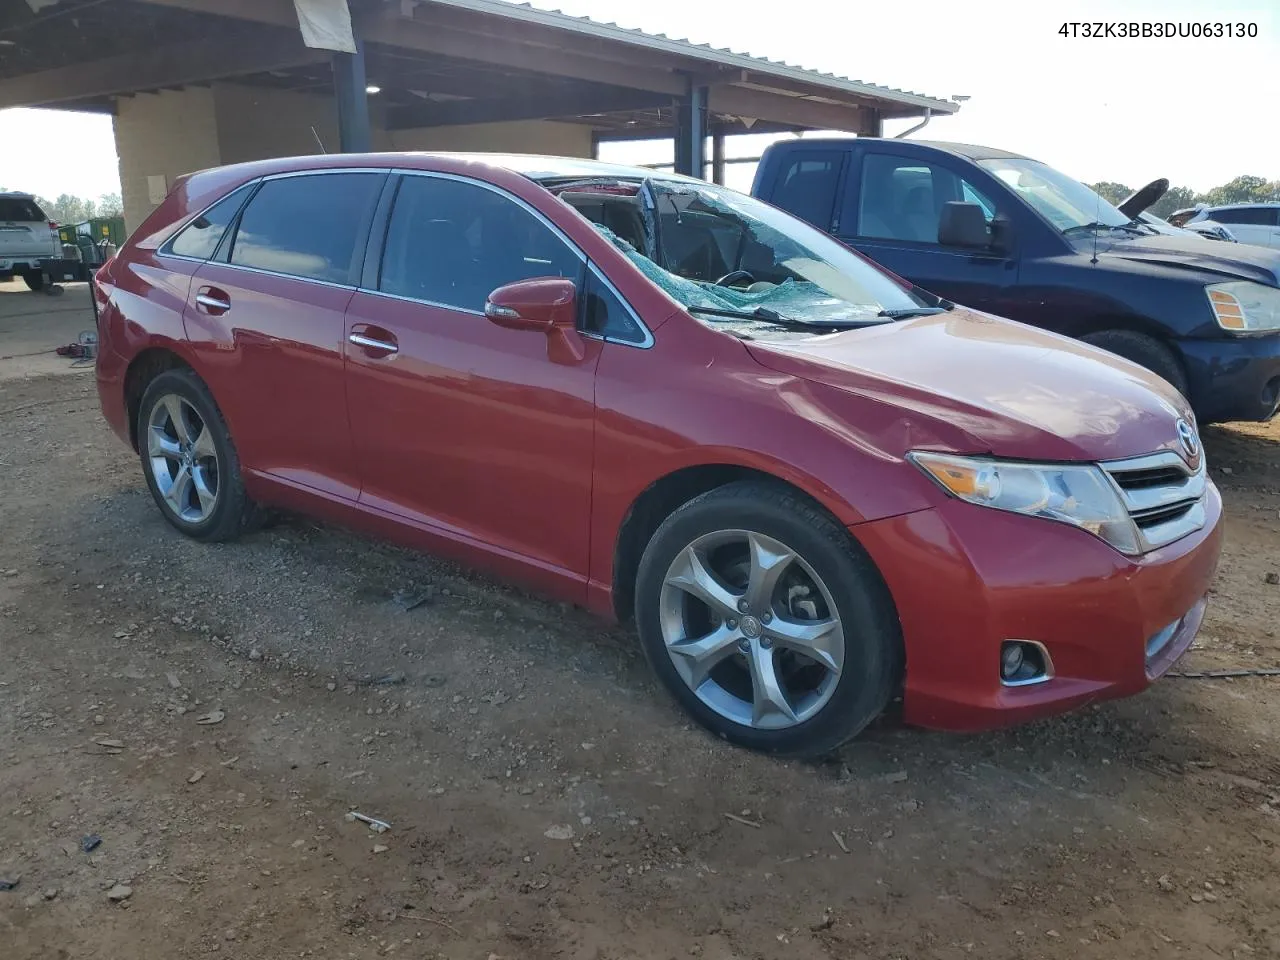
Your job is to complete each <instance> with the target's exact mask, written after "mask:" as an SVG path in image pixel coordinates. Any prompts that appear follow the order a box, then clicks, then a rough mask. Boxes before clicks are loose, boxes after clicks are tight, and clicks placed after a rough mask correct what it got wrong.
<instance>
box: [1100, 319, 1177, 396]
mask: <svg viewBox="0 0 1280 960" xmlns="http://www.w3.org/2000/svg"><path fill="white" fill-rule="evenodd" d="M1081 339H1082V340H1084V342H1085V343H1087V344H1089V345H1091V346H1094V347H1098V348H1100V349H1102V350H1106V351H1107V352H1109V353H1114V354H1116V355H1117V356H1120V357H1124V358H1125V359H1126V360H1129V361H1132V362H1133V363H1136V364H1137V365H1138V366H1140V367H1145V368H1146V369H1148V370H1150V371H1151V372H1152V373H1154V374H1155V375H1156V376H1157V377H1163V378H1164V379H1165V380H1167V381H1169V383H1171V384H1173V386H1174V388H1175V389H1176V390H1177V391H1178V392H1179V393H1180V394H1182V395H1183V396H1184V397H1185V396H1187V374H1186V372H1185V371H1184V370H1183V369H1182V364H1181V362H1179V360H1178V357H1177V354H1175V353H1174V352H1173V350H1172V349H1171V348H1170V347H1169V346H1167V345H1166V344H1164V343H1161V342H1160V341H1159V340H1157V339H1156V338H1155V337H1150V336H1147V334H1145V333H1139V332H1138V331H1136V330H1099V331H1098V332H1097V333H1090V334H1088V335H1087V336H1084V337H1082V338H1081Z"/></svg>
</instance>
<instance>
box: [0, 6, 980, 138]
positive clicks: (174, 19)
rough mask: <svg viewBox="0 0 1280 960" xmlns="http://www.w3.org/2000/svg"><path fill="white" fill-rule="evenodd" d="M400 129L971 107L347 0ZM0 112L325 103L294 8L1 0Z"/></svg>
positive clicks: (628, 39)
mask: <svg viewBox="0 0 1280 960" xmlns="http://www.w3.org/2000/svg"><path fill="white" fill-rule="evenodd" d="M349 2H350V7H351V12H352V18H353V21H354V23H355V24H356V28H357V31H358V32H359V33H360V35H361V36H362V37H363V39H364V41H365V45H366V50H367V56H368V75H369V78H370V82H373V83H376V84H378V85H379V86H381V87H382V91H383V92H382V95H381V96H380V98H379V101H378V104H377V107H378V109H379V111H381V116H380V119H381V120H382V121H383V122H384V124H385V126H386V127H387V128H388V129H397V128H405V127H430V126H448V125H455V124H465V123H478V122H501V121H508V120H523V119H562V120H569V121H573V122H578V123H583V124H588V125H590V126H591V127H592V128H593V129H594V130H596V131H597V132H598V133H599V135H600V136H601V137H603V138H618V137H628V138H630V137H641V136H646V135H648V136H664V135H670V133H671V131H672V130H673V129H675V127H676V113H677V112H678V110H679V109H680V104H681V103H685V104H687V103H688V98H689V96H690V94H691V91H692V90H694V89H695V88H697V89H702V90H704V91H705V92H706V97H705V102H704V107H705V109H706V112H707V129H708V130H709V132H721V133H731V132H736V133H741V132H747V131H754V132H766V131H772V130H804V129H836V130H844V131H849V132H854V133H860V134H866V133H875V132H877V131H878V129H879V124H880V122H881V121H882V120H883V119H884V118H888V117H913V116H921V115H924V114H925V113H927V112H928V113H934V114H950V113H954V112H956V110H958V109H959V105H958V104H956V103H952V102H950V101H947V100H942V99H936V98H932V97H927V96H924V95H921V94H917V93H911V92H906V91H902V90H894V89H891V88H888V87H882V86H878V85H875V84H868V83H861V82H858V81H854V80H849V79H845V78H841V77H836V76H833V75H831V74H820V73H816V72H813V71H809V70H804V69H801V68H799V67H796V66H792V65H790V64H786V63H780V62H777V61H773V60H768V59H764V58H759V57H752V56H747V55H745V54H741V53H735V52H733V51H731V50H725V49H719V48H714V47H711V46H709V45H705V44H694V43H691V42H689V41H687V40H677V39H672V38H670V37H667V36H664V35H654V34H649V33H645V32H643V31H640V30H634V29H629V28H624V27H619V26H617V25H616V24H611V23H601V22H597V21H595V20H591V19H588V18H584V17H575V16H570V15H567V14H564V13H560V12H556V11H546V10H538V9H535V8H533V7H530V6H527V5H524V4H515V3H507V2H503V0H349ZM0 41H6V42H0V108H4V107H10V106H53V107H64V108H69V109H97V110H104V111H108V112H109V111H112V110H113V109H114V102H115V98H118V97H121V96H132V95H135V94H138V93H145V92H149V91H154V90H159V89H165V88H176V87H182V86H189V85H197V84H205V83H210V82H214V81H219V80H235V81H237V82H243V83H248V84H253V85H266V86H276V87H284V88H287V89H293V90H299V91H307V92H314V93H319V94H323V95H327V94H328V93H329V92H330V91H331V90H332V81H333V76H334V74H333V67H332V66H331V60H332V56H331V55H330V54H329V53H327V52H325V51H319V50H311V49H307V48H306V47H304V46H303V44H302V41H301V37H300V34H299V31H298V21H297V16H296V13H295V11H294V8H293V3H292V0H59V2H55V3H53V4H48V5H45V6H44V7H42V8H41V10H40V12H39V13H38V14H33V13H32V12H31V8H30V7H29V5H28V4H27V3H26V0H0Z"/></svg>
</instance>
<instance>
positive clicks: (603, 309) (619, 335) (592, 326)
mask: <svg viewBox="0 0 1280 960" xmlns="http://www.w3.org/2000/svg"><path fill="white" fill-rule="evenodd" d="M582 326H583V330H584V331H586V332H587V333H594V334H596V335H597V336H601V337H605V338H606V339H609V340H618V341H621V342H623V343H642V342H643V341H644V339H645V332H644V330H643V329H642V328H641V327H640V325H639V324H638V323H636V319H635V317H634V316H633V315H632V313H631V311H630V310H628V309H627V306H626V304H624V303H623V301H622V298H621V297H619V296H618V295H617V294H616V293H614V292H613V290H612V289H611V288H610V287H609V285H608V284H607V283H605V282H604V281H603V280H601V279H600V277H599V276H597V275H596V272H595V270H594V269H592V270H588V271H587V282H586V286H585V287H584V289H583V292H582Z"/></svg>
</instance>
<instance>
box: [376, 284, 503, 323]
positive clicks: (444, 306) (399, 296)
mask: <svg viewBox="0 0 1280 960" xmlns="http://www.w3.org/2000/svg"><path fill="white" fill-rule="evenodd" d="M355 289H356V291H357V292H358V293H367V294H369V296H371V297H381V298H382V299H383V300H399V301H401V302H402V303H417V304H421V305H422V306H424V307H436V308H437V309H440V310H451V311H452V312H454V313H466V314H469V315H471V316H473V317H483V316H484V315H485V314H484V311H483V310H470V309H468V308H467V307H455V306H454V305H453V304H451V303H440V302H439V301H438V300H424V299H423V298H421V297H410V296H407V295H405V294H403V293H386V292H384V291H382V290H374V289H372V288H371V287H356V288H355Z"/></svg>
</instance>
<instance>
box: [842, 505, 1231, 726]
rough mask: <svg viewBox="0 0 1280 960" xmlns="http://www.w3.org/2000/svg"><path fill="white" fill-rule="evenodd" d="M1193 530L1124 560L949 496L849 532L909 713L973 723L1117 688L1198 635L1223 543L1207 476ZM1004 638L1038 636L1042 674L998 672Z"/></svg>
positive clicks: (1020, 716)
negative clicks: (871, 565)
mask: <svg viewBox="0 0 1280 960" xmlns="http://www.w3.org/2000/svg"><path fill="white" fill-rule="evenodd" d="M1205 509H1206V522H1205V525H1204V527H1202V528H1201V529H1200V530H1198V531H1196V532H1195V533H1193V534H1191V535H1189V536H1187V537H1184V538H1183V539H1181V540H1178V541H1176V542H1175V543H1171V544H1169V545H1168V546H1165V547H1162V548H1160V549H1158V550H1154V551H1152V552H1151V553H1148V554H1146V555H1144V556H1142V557H1126V556H1124V555H1123V554H1121V553H1119V552H1117V551H1116V550H1114V549H1113V548H1112V547H1110V546H1109V545H1107V544H1106V543H1103V542H1102V541H1101V540H1098V539H1097V538H1095V537H1093V536H1091V535H1090V534H1088V533H1086V532H1084V531H1082V530H1079V529H1077V528H1075V527H1071V526H1068V525H1067V524H1062V523H1056V522H1053V521H1050V520H1041V519H1037V518H1032V517H1023V516H1019V515H1017V514H1012V513H1003V512H1001V511H998V510H990V509H986V508H983V507H977V506H973V505H971V504H967V503H963V502H961V501H953V500H949V501H946V502H944V503H941V504H940V505H938V506H937V507H935V508H933V509H929V510H923V511H920V512H917V513H911V514H906V515H904V516H900V517H893V518H890V519H887V520H881V521H876V522H873V523H868V524H864V525H860V526H858V527H856V528H855V529H854V530H853V531H852V532H853V534H854V536H855V537H857V539H858V540H859V541H860V542H861V543H862V544H863V546H864V547H865V548H866V549H867V550H868V552H869V553H870V554H871V556H872V558H873V559H874V560H875V562H876V563H877V565H878V566H879V568H880V570H881V573H882V574H883V575H884V578H885V581H886V583H887V584H888V587H889V590H890V592H891V593H892V594H893V598H894V601H895V603H896V605H897V608H898V615H899V618H900V621H901V624H902V633H903V640H904V643H905V646H906V661H907V669H906V683H905V689H904V697H903V699H904V714H905V719H906V720H907V722H908V723H913V724H917V725H919V726H923V727H931V728H935V729H941V730H956V731H976V730H984V729H992V728H997V727H1003V726H1009V725H1012V724H1017V723H1023V722H1025V721H1028V720H1034V719H1038V718H1041V717H1046V716H1051V715H1054V714H1058V713H1063V712H1065V711H1068V710H1072V709H1076V708H1078V707H1081V706H1084V705H1086V704H1089V703H1092V702H1095V701H1099V700H1106V699H1112V698H1115V697H1123V696H1128V695H1130V694H1135V693H1138V692H1140V691H1141V690H1143V689H1145V688H1146V687H1147V686H1148V685H1149V684H1150V683H1151V682H1152V681H1153V680H1154V679H1156V678H1157V677H1159V676H1160V675H1162V674H1163V673H1165V672H1166V671H1167V670H1168V669H1169V668H1170V667H1171V666H1172V665H1173V663H1174V662H1175V661H1176V660H1177V659H1178V657H1180V656H1181V655H1182V654H1183V653H1184V652H1185V651H1186V649H1187V648H1188V647H1189V646H1190V645H1191V642H1192V640H1194V639H1195V635H1196V632H1197V630H1198V629H1199V627H1200V622H1201V619H1202V618H1203V616H1204V606H1205V599H1206V596H1207V594H1208V592H1209V587H1210V585H1211V584H1212V582H1213V576H1214V572H1215V570H1216V568H1217V563H1218V554H1219V551H1220V549H1221V540H1222V534H1221V529H1220V527H1221V518H1222V500H1221V497H1220V496H1219V494H1218V491H1217V488H1216V487H1214V486H1213V484H1210V485H1209V487H1208V490H1207V492H1206V495H1205ZM1005 640H1029V641H1036V642H1039V643H1041V644H1043V645H1044V647H1045V648H1046V649H1047V650H1048V651H1049V654H1050V656H1051V658H1052V660H1053V667H1054V675H1053V677H1052V679H1049V680H1046V681H1044V682H1042V683H1036V684H1032V685H1029V686H1018V687H1010V686H1005V685H1004V684H1002V683H1001V682H1000V674H999V670H1000V667H999V663H1000V647H1001V644H1002V643H1003V642H1004V641H1005Z"/></svg>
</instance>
